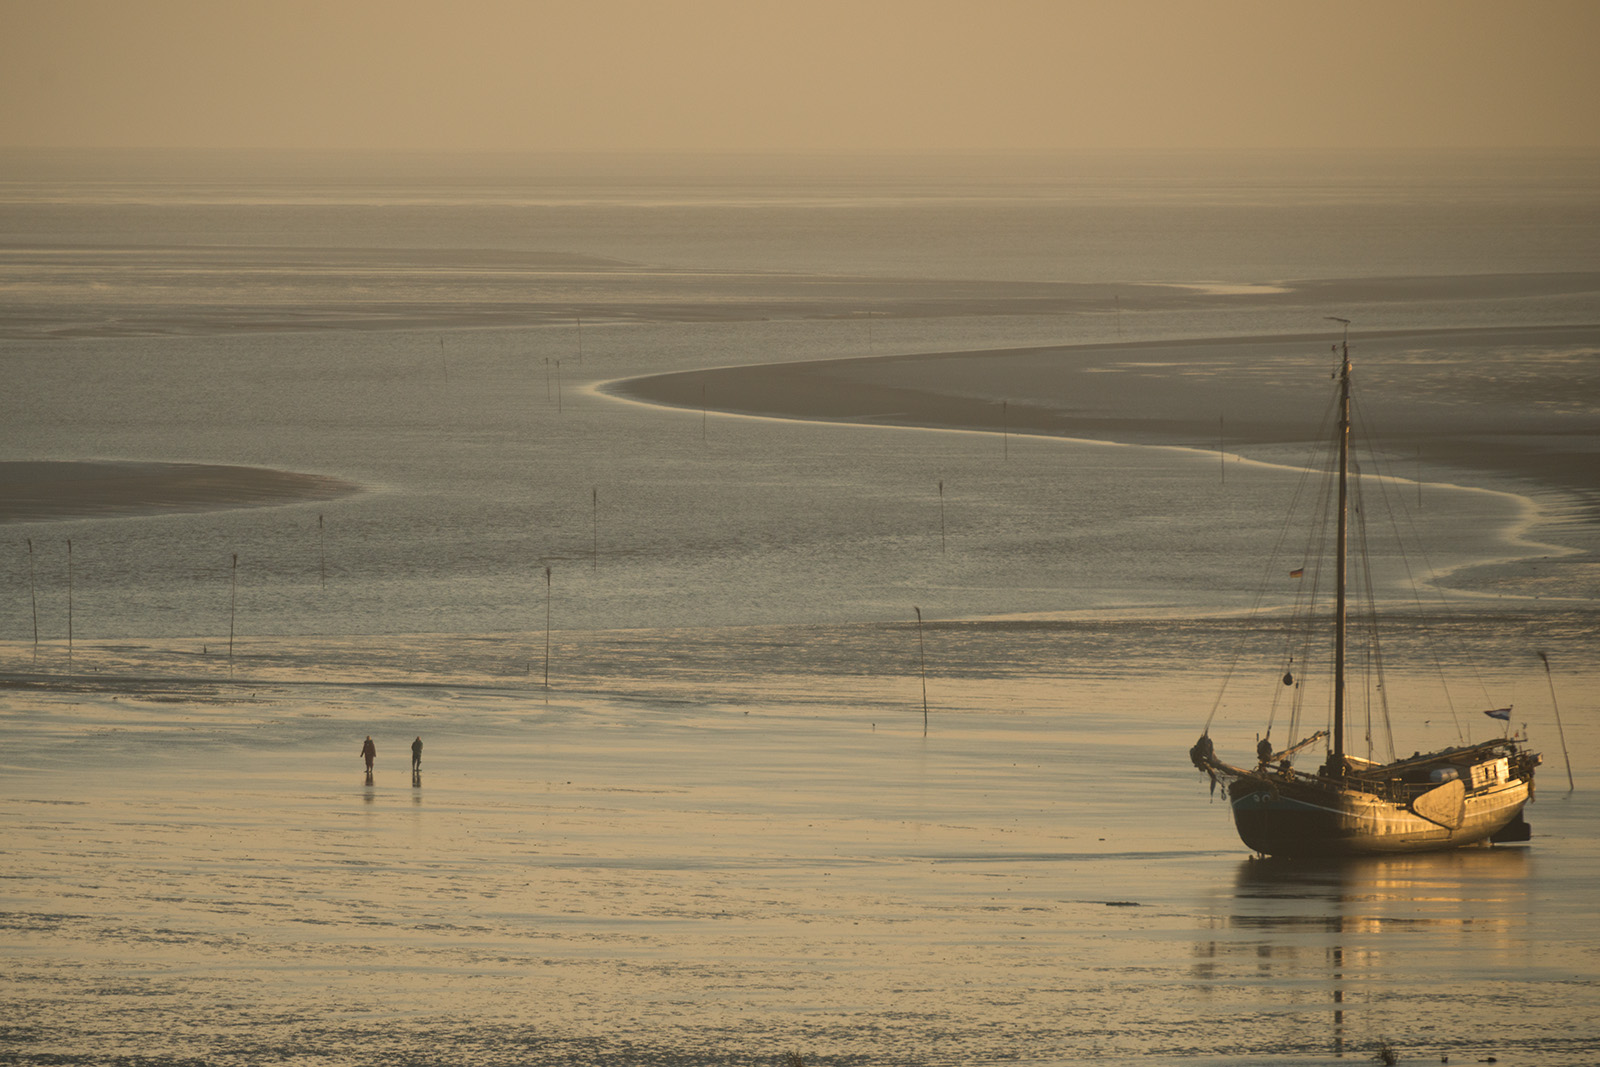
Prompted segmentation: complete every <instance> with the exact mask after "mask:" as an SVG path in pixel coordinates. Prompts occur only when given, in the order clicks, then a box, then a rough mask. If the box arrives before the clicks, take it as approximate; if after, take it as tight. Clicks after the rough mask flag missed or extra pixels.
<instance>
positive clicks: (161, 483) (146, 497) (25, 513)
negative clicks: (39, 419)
mask: <svg viewBox="0 0 1600 1067" xmlns="http://www.w3.org/2000/svg"><path fill="white" fill-rule="evenodd" d="M359 489H360V486H357V485H355V484H353V483H351V482H346V481H341V480H340V479H338V478H330V477H328V476H326V475H321V474H300V473H297V472H295V471H281V470H270V469H267V468H263V467H239V466H227V465H221V464H212V463H136V462H111V461H105V460H96V461H70V462H68V461H53V460H36V461H20V462H17V461H13V462H0V523H8V522H42V521H48V520H52V519H73V518H85V517H90V516H103V515H154V514H160V513H163V512H171V511H213V510H220V509H225V508H245V507H262V506H266V505H272V504H294V503H300V502H303V501H309V500H327V499H331V498H333V497H338V496H343V495H345V494H347V493H353V492H356V491H358V490H359Z"/></svg>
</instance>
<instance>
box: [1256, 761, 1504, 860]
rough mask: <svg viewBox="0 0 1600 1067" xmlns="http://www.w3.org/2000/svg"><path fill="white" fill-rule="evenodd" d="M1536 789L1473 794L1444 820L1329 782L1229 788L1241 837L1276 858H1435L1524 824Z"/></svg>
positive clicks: (1260, 782)
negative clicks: (1391, 855)
mask: <svg viewBox="0 0 1600 1067" xmlns="http://www.w3.org/2000/svg"><path fill="white" fill-rule="evenodd" d="M1529 793H1530V783H1529V782H1528V781H1527V780H1526V779H1520V778H1518V779H1512V780H1510V781H1506V782H1503V783H1500V784H1498V785H1496V786H1494V787H1492V788H1489V789H1484V790H1481V791H1476V792H1473V793H1471V794H1469V795H1466V796H1465V797H1464V798H1463V800H1462V803H1461V805H1460V809H1459V813H1458V814H1457V813H1452V814H1451V815H1450V816H1448V817H1445V818H1444V819H1443V820H1442V821H1441V820H1440V819H1439V818H1437V817H1435V818H1428V817H1426V816H1424V815H1422V814H1419V813H1418V812H1417V811H1416V810H1415V806H1414V804H1408V803H1404V802H1397V801H1393V800H1387V799H1384V798H1382V797H1379V796H1375V795H1373V794H1371V793H1367V792H1362V791H1359V790H1355V789H1350V788H1346V787H1344V786H1342V785H1341V784H1339V783H1338V782H1336V781H1331V780H1326V779H1305V778H1301V779H1297V780H1294V781H1282V780H1275V779H1274V778H1272V777H1268V776H1264V775H1253V774H1252V775H1247V776H1245V777H1242V778H1239V779H1237V780H1236V781H1234V782H1233V783H1232V784H1231V786H1230V787H1229V796H1230V799H1231V802H1232V806H1233V820H1234V825H1235V826H1237V827H1238V830H1239V837H1240V838H1241V839H1242V840H1243V841H1244V843H1245V844H1246V845H1248V846H1249V847H1250V848H1251V849H1253V850H1255V851H1256V852H1260V853H1263V854H1264V855H1269V856H1330V855H1334V856H1337V855H1371V854H1384V853H1399V852H1433V851H1438V850H1441V849H1451V848H1460V847H1461V846H1463V845H1472V844H1477V843H1479V842H1484V841H1487V840H1489V839H1490V838H1491V837H1493V836H1494V835H1495V834H1496V833H1498V832H1500V831H1501V830H1502V829H1504V828H1505V827H1506V826H1508V825H1509V824H1512V823H1513V822H1516V821H1518V819H1519V817H1520V816H1521V814H1522V808H1523V806H1524V805H1525V804H1527V802H1528V798H1529Z"/></svg>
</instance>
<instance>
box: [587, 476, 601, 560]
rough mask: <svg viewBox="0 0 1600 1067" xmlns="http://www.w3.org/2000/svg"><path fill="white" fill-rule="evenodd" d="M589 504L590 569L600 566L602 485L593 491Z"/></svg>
mask: <svg viewBox="0 0 1600 1067" xmlns="http://www.w3.org/2000/svg"><path fill="white" fill-rule="evenodd" d="M590 492H591V494H592V495H591V497H590V504H589V569H590V570H598V569H599V568H600V487H599V486H595V487H594V489H592V490H591V491H590Z"/></svg>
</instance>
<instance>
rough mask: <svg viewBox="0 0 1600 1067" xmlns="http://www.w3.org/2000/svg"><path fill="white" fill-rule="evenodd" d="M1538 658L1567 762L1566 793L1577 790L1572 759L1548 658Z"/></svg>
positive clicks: (1540, 655)
mask: <svg viewBox="0 0 1600 1067" xmlns="http://www.w3.org/2000/svg"><path fill="white" fill-rule="evenodd" d="M1539 658H1540V659H1541V660H1543V661H1544V679H1545V681H1547V682H1549V683H1550V706H1551V707H1552V708H1555V710H1556V734H1557V736H1559V737H1560V738H1561V757H1562V758H1563V759H1565V760H1566V761H1567V792H1569V793H1570V792H1572V791H1573V790H1574V789H1576V788H1577V786H1576V785H1574V784H1573V782H1572V757H1571V756H1569V755H1567V732H1566V730H1564V729H1562V727H1561V708H1560V707H1558V706H1557V705H1556V682H1555V679H1554V678H1552V677H1551V676H1550V657H1549V656H1547V655H1545V654H1544V653H1543V652H1541V653H1539Z"/></svg>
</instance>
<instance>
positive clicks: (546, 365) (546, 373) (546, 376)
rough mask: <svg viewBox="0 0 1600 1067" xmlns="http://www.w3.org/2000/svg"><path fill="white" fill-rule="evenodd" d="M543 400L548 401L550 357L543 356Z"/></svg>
mask: <svg viewBox="0 0 1600 1067" xmlns="http://www.w3.org/2000/svg"><path fill="white" fill-rule="evenodd" d="M544 402H545V403H546V404H548V403H550V357H549V356H545V357H544Z"/></svg>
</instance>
